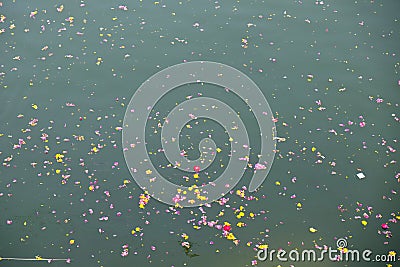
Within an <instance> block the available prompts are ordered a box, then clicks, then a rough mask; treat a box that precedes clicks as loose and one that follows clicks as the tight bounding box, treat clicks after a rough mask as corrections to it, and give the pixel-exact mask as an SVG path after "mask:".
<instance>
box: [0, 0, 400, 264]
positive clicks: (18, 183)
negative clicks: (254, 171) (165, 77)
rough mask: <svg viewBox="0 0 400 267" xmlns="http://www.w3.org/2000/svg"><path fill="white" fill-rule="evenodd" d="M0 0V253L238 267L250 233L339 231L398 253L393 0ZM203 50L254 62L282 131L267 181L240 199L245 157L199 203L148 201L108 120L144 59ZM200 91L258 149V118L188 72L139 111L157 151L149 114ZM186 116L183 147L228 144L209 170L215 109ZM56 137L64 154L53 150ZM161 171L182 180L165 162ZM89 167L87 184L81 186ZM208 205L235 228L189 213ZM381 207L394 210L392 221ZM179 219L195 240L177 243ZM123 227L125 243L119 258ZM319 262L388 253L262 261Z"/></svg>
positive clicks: (121, 106) (171, 61) (243, 67)
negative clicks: (214, 193) (230, 181)
mask: <svg viewBox="0 0 400 267" xmlns="http://www.w3.org/2000/svg"><path fill="white" fill-rule="evenodd" d="M0 3H1V5H0V16H2V15H3V17H0V18H2V22H0V32H2V33H1V34H0V40H1V42H0V159H1V162H2V166H0V194H1V197H0V257H3V258H4V257H20V258H34V257H35V256H36V255H40V256H42V257H45V258H70V259H71V263H70V266H115V267H116V266H118V267H119V266H235V267H236V266H251V265H252V261H254V260H257V259H256V254H257V246H258V245H262V244H268V246H269V248H270V249H275V250H278V249H279V248H282V249H284V250H286V251H290V250H292V249H298V250H299V251H301V250H304V249H312V248H314V247H315V246H318V247H323V246H324V245H326V246H331V247H333V248H336V239H338V238H345V239H347V242H348V247H349V248H351V249H359V250H363V249H370V250H372V251H373V253H374V254H387V253H388V252H389V251H396V250H397V253H398V254H397V256H399V254H400V251H399V248H400V242H399V240H400V238H399V233H400V231H399V230H400V229H399V225H398V224H397V221H399V217H398V216H400V210H399V181H400V180H399V179H400V174H399V166H398V162H397V161H399V156H398V155H399V154H398V149H399V145H398V141H399V140H398V137H399V133H400V131H399V96H400V75H399V71H400V60H399V53H400V51H399V50H400V45H399V44H400V30H399V29H400V21H399V20H400V18H399V10H400V2H399V1H396V0H391V1H373V0H372V1H317V2H315V1H267V0H265V1H256V0H251V1H194V0H192V1H159V2H154V1H75V0H71V1H64V2H54V1H45V0H40V1H22V0H14V1H11V0H3V1H1V0H0ZM61 5H63V9H62V11H61V8H60V6H61ZM120 5H123V6H127V10H123V9H124V8H123V7H121V8H119V6H120ZM57 8H59V11H61V12H59V11H57ZM202 60H204V61H213V62H220V63H223V64H226V65H229V66H232V67H234V68H236V69H238V70H240V71H241V72H243V73H245V74H246V75H247V76H249V77H250V78H251V79H252V80H253V81H254V82H255V83H256V84H257V85H258V86H259V88H260V89H261V90H262V92H263V94H264V95H265V97H266V98H267V100H268V103H269V105H270V107H271V109H272V111H273V113H274V116H275V118H277V119H278V121H277V122H276V130H277V134H278V136H279V137H283V138H285V139H286V141H285V142H278V143H277V153H276V156H275V161H274V164H273V166H272V169H271V171H270V173H269V175H268V177H267V179H266V180H265V182H264V183H263V185H262V187H261V188H259V189H258V190H257V192H254V193H249V192H248V191H247V190H245V191H244V194H245V197H246V198H242V197H241V196H239V195H238V194H237V190H241V189H242V188H243V186H245V187H246V186H248V184H249V181H250V179H251V171H250V168H249V170H247V171H246V173H245V175H244V177H243V178H242V180H241V181H240V182H239V184H238V185H237V186H236V187H235V189H234V190H233V191H232V192H231V193H230V194H228V195H226V196H225V197H226V198H229V201H228V202H227V203H226V204H225V205H220V204H219V203H212V205H211V207H203V211H202V210H201V209H199V208H183V209H179V208H173V207H169V206H167V205H165V204H163V203H160V202H158V201H156V200H154V199H150V201H149V202H148V204H147V205H146V206H145V207H144V209H141V208H139V196H140V195H141V194H142V193H143V191H142V190H141V189H140V187H139V186H138V185H137V184H136V183H135V181H134V180H133V179H132V177H131V176H130V173H129V171H128V168H127V166H126V164H125V161H124V156H123V152H122V147H121V135H122V134H121V131H120V128H118V127H122V124H123V118H124V113H125V111H126V106H127V104H128V103H129V100H130V98H131V97H132V96H133V94H134V92H135V91H136V89H137V88H138V87H139V86H140V85H141V84H142V83H143V82H144V81H146V79H148V78H149V77H150V76H152V75H153V74H155V73H157V72H158V71H160V70H162V69H164V68H167V67H169V66H172V65H175V64H178V63H182V62H185V61H187V62H190V61H202ZM199 93H201V94H202V95H203V96H209V97H215V98H217V99H219V100H223V101H225V102H226V103H227V104H229V105H230V106H231V107H233V108H234V109H235V110H237V111H238V112H239V113H240V115H241V118H242V120H243V121H244V122H245V125H246V128H247V130H248V132H249V136H250V143H251V148H252V153H251V155H250V163H252V164H254V163H256V161H255V159H256V157H257V153H258V152H259V150H260V141H259V139H258V137H259V135H260V132H259V130H258V124H257V122H256V120H255V118H254V116H253V115H252V114H251V111H249V109H248V107H247V106H246V104H245V103H244V102H243V101H241V100H240V99H238V98H237V97H235V96H234V95H232V94H230V93H227V92H226V91H225V90H223V88H219V87H217V86H213V85H208V84H204V85H201V84H195V85H193V84H192V85H184V86H181V87H179V88H176V89H175V90H174V91H172V92H170V93H168V94H167V95H166V96H165V98H163V99H162V100H160V102H159V103H157V105H155V106H154V107H153V110H152V113H151V116H152V117H151V119H149V121H148V123H147V125H143V127H146V132H147V133H148V138H149V139H148V144H147V147H148V149H149V151H151V152H152V153H153V154H152V155H151V158H152V160H153V162H155V165H162V166H164V167H165V166H166V165H167V164H168V163H167V162H165V158H164V157H163V155H162V154H163V153H162V152H160V151H158V149H159V148H160V146H161V145H160V140H159V139H158V138H157V137H159V131H160V129H159V128H158V123H159V122H163V118H164V117H166V116H167V114H168V112H169V111H170V110H171V109H172V108H173V107H174V106H175V105H177V104H179V103H182V102H183V101H185V100H186V98H187V96H194V97H197V96H198V94H199ZM35 119H37V121H36V120H35ZM364 123H365V126H364ZM190 124H191V126H192V128H184V129H183V130H182V132H181V148H182V149H184V150H185V151H187V154H188V157H189V158H193V159H195V158H197V157H198V156H199V152H198V151H197V149H194V148H196V147H197V145H198V142H199V141H200V140H201V138H204V137H205V136H206V135H208V134H212V136H213V139H214V141H215V143H216V144H217V145H218V147H221V148H222V152H221V153H219V154H218V155H217V158H216V161H215V162H214V163H213V164H212V165H211V166H210V169H208V176H209V177H207V175H206V174H204V173H200V178H199V181H200V182H206V181H208V180H210V179H215V178H216V177H218V175H219V174H220V173H221V172H222V170H223V167H221V166H226V164H227V162H228V161H229V145H228V143H229V142H228V138H229V137H228V136H227V135H226V133H225V132H224V130H223V129H222V128H221V126H220V125H218V124H217V123H215V122H213V121H212V120H206V121H204V120H201V119H198V120H195V121H193V122H191V123H190ZM157 130H158V131H157ZM43 135H48V137H47V140H48V141H46V142H45V141H43V140H42V139H41V137H42V136H43ZM78 139H80V140H78ZM19 143H21V145H20V147H18V144H19ZM93 147H97V149H98V151H97V152H95V151H93ZM56 154H61V155H63V156H64V157H63V158H62V159H61V160H59V161H60V162H57V160H56V158H55V157H56ZM162 173H163V174H164V175H165V176H166V177H168V179H169V180H170V181H172V182H175V183H177V184H180V183H184V180H183V178H182V176H183V175H184V174H182V173H181V172H178V171H176V170H175V169H173V168H162ZM357 173H363V174H365V176H366V177H365V179H359V178H358V177H357V176H356V175H357ZM189 176H190V179H192V180H193V178H192V177H191V174H189ZM63 180H64V182H63ZM124 180H127V181H125V186H123V185H124ZM91 183H95V186H98V188H95V190H93V191H91V190H90V189H89V186H90V185H91ZM105 191H108V192H109V194H110V196H107V195H106V193H104V192H105ZM247 197H253V198H254V199H252V200H251V199H247ZM110 205H112V206H111V207H110ZM240 206H242V209H243V212H244V216H243V217H241V218H238V217H237V215H239V212H238V211H236V212H235V210H237V209H240ZM90 209H91V210H93V214H90V212H89V210H90ZM118 212H120V213H121V215H120V216H118V215H117V213H118ZM203 212H205V213H204V214H203ZM104 216H107V217H108V220H99V219H100V218H103V217H104ZM202 216H207V218H206V220H207V221H218V224H220V225H223V224H224V222H229V223H230V224H231V225H232V233H233V234H234V235H235V237H236V238H237V240H240V242H239V244H238V245H235V244H234V243H233V242H232V241H231V240H227V239H226V238H225V237H224V236H223V232H222V230H218V229H216V228H212V227H208V226H207V225H203V224H201V223H200V225H199V224H198V222H199V221H201V220H202ZM396 216H397V219H396ZM239 217H240V216H239ZM85 220H87V221H85ZM362 221H364V224H366V225H363V222H362ZM7 222H8V223H7ZM239 222H242V223H244V224H245V225H244V226H243V227H239V226H237V223H239ZM382 224H387V225H388V226H389V229H388V230H386V232H385V233H383V231H385V230H384V229H382ZM194 225H197V226H198V227H196V228H197V229H195V228H194V227H193V226H194ZM136 227H139V228H140V231H137V232H136V233H135V234H132V232H131V231H132V230H134V229H135V228H136ZM310 228H314V229H316V230H317V231H316V232H314V233H312V232H311V231H310ZM184 233H185V234H187V235H188V236H189V238H188V241H190V242H191V246H192V247H191V249H192V252H191V253H195V254H198V255H199V256H197V257H189V256H188V255H186V254H185V250H184V248H183V247H182V246H181V242H182V241H184V240H183V239H184V238H182V234H184ZM71 240H73V242H72V241H71ZM70 243H73V244H70ZM125 244H127V245H128V246H129V255H128V256H126V257H122V256H121V252H122V251H123V248H122V246H123V245H125ZM253 264H255V262H253ZM322 264H323V265H324V266H371V267H372V266H373V267H375V266H386V263H378V262H369V263H365V262H331V261H329V260H327V259H326V260H325V261H324V262H323V263H321V262H279V261H278V260H276V259H275V261H274V262H272V263H271V262H268V261H267V262H262V261H259V260H258V263H257V265H256V266H278V265H281V266H291V265H294V266H321V265H322ZM392 264H393V266H396V264H398V263H392ZM41 265H47V263H46V262H37V261H34V262H18V261H6V260H3V261H0V267H1V266H11V267H13V266H41ZM65 265H66V263H65V262H62V261H60V262H53V263H51V266H65Z"/></svg>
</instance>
